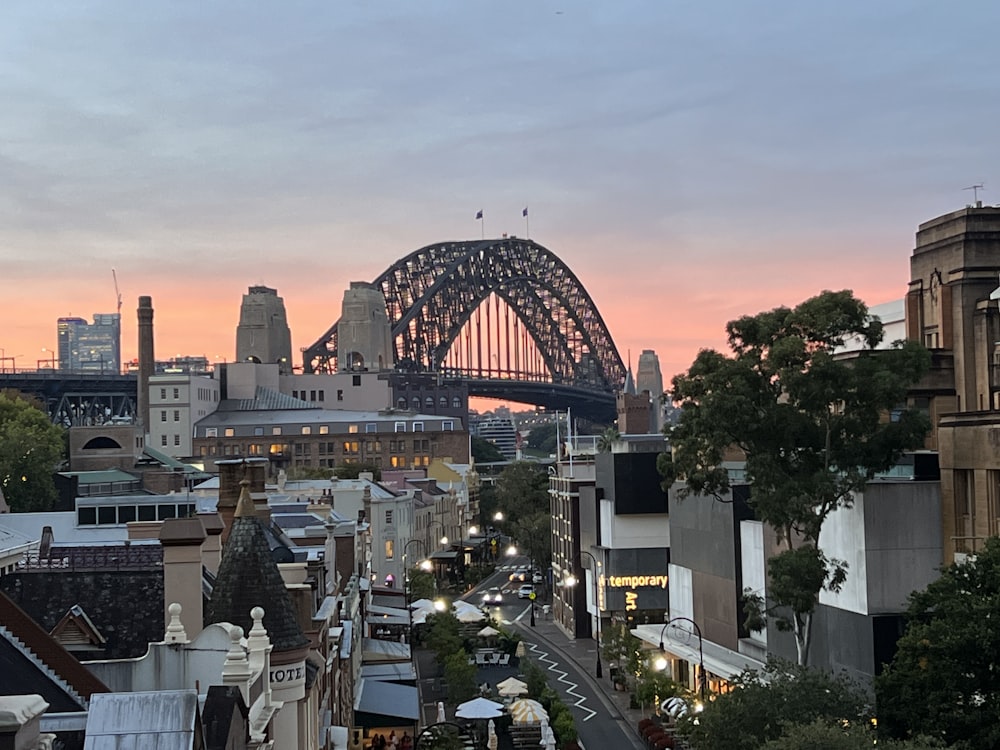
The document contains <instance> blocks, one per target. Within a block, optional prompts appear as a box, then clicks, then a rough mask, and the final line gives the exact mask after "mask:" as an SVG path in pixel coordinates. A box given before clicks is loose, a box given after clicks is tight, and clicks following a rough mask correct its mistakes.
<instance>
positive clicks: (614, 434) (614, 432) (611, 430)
mask: <svg viewBox="0 0 1000 750" xmlns="http://www.w3.org/2000/svg"><path fill="white" fill-rule="evenodd" d="M621 439H622V434H621V433H620V432H618V428H617V427H608V428H607V429H606V430H605V431H604V432H602V433H601V435H600V437H598V438H597V450H598V451H599V452H600V453H610V452H611V446H613V445H614V444H615V443H617V442H618V441H619V440H621Z"/></svg>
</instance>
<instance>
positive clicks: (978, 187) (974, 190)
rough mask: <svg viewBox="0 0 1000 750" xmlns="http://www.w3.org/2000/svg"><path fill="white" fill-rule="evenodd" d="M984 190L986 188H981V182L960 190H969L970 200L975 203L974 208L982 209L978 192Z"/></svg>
mask: <svg viewBox="0 0 1000 750" xmlns="http://www.w3.org/2000/svg"><path fill="white" fill-rule="evenodd" d="M985 189H986V188H985V187H983V183H981V182H980V183H979V184H978V185H969V187H964V188H962V190H971V191H972V200H973V201H975V204H976V208H982V207H983V203H982V201H980V200H979V191H980V190H985Z"/></svg>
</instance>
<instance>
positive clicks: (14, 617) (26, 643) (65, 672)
mask: <svg viewBox="0 0 1000 750" xmlns="http://www.w3.org/2000/svg"><path fill="white" fill-rule="evenodd" d="M5 636H13V637H14V638H16V639H17V641H18V642H17V643H15V642H14V641H10V643H11V645H12V646H13V647H15V648H17V649H18V650H22V651H23V650H24V649H26V650H27V651H28V652H29V653H25V654H24V655H25V657H26V658H27V659H28V660H29V661H31V662H33V663H35V664H36V665H37V666H39V667H40V668H42V669H43V670H48V672H49V673H50V674H49V675H48V676H49V678H50V679H52V680H53V681H54V682H56V684H57V685H59V686H60V687H62V688H63V689H64V690H66V691H67V692H68V693H69V694H70V695H72V696H73V697H74V698H75V699H76V700H78V701H80V702H81V703H82V704H83V705H84V706H86V704H87V702H88V701H89V700H90V699H91V697H92V696H93V695H95V694H98V693H107V692H108V687H107V685H105V684H104V683H103V682H101V681H100V680H99V679H97V677H95V676H94V675H93V674H91V672H90V670H88V669H87V668H86V667H85V666H83V665H82V664H81V663H80V662H78V661H77V660H76V658H75V657H74V656H73V655H72V654H71V653H70V652H69V651H67V650H66V649H65V648H63V647H62V646H61V645H60V644H59V642H58V641H57V640H56V639H55V638H53V637H52V636H51V635H49V634H48V633H46V632H45V630H44V629H43V628H42V627H41V626H40V625H39V624H38V623H36V622H35V621H34V620H32V619H31V617H29V616H28V614H27V613H26V612H25V611H24V610H23V609H21V608H20V607H19V606H17V604H15V603H14V601H13V600H12V599H11V598H10V597H9V596H7V595H6V594H5V593H3V592H2V591H0V637H5ZM5 640H9V638H5Z"/></svg>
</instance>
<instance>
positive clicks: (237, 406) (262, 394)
mask: <svg viewBox="0 0 1000 750" xmlns="http://www.w3.org/2000/svg"><path fill="white" fill-rule="evenodd" d="M253 395H254V397H253V398H239V399H226V400H225V401H223V402H222V403H221V404H219V408H220V409H223V410H224V411H284V410H297V409H319V408H320V406H319V405H318V404H314V403H312V402H310V401H303V400H302V399H300V398H293V397H292V396H289V395H288V394H286V393H281V392H280V391H272V390H271V389H270V388H264V387H263V386H257V390H256V391H254V394H253Z"/></svg>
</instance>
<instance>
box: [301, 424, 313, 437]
mask: <svg viewBox="0 0 1000 750" xmlns="http://www.w3.org/2000/svg"><path fill="white" fill-rule="evenodd" d="M312 431H313V428H312V427H310V426H309V425H305V426H304V427H303V428H302V434H303V435H312Z"/></svg>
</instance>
